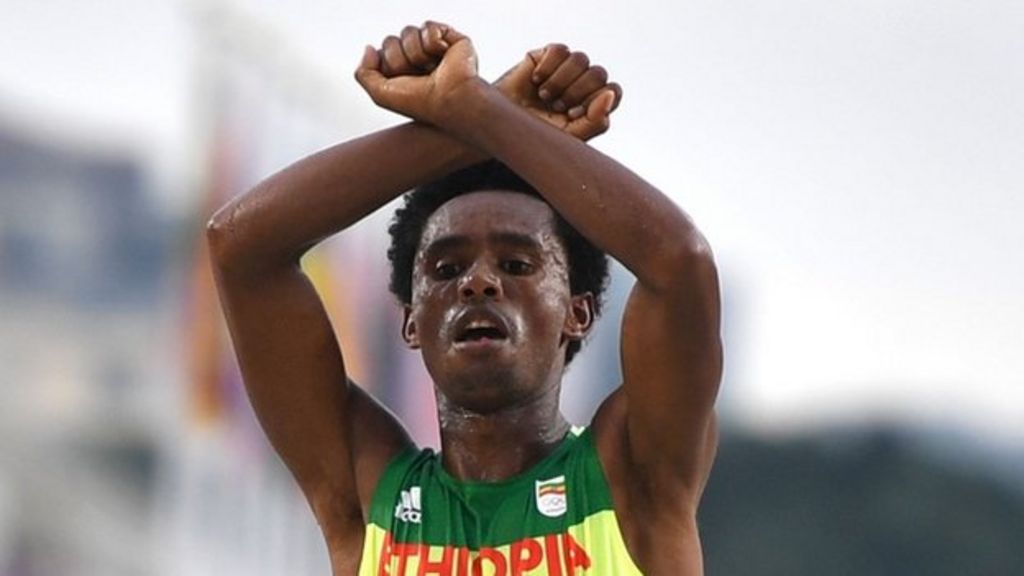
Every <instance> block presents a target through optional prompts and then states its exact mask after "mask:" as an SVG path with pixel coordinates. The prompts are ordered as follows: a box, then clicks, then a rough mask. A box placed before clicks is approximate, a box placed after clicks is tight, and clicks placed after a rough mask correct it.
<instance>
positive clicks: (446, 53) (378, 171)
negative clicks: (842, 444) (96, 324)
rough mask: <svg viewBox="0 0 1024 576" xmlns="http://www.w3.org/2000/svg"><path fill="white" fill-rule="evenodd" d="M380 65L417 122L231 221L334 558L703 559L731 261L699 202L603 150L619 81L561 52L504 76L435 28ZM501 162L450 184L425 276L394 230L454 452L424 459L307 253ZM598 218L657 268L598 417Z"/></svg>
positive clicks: (425, 221)
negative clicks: (581, 385) (710, 238)
mask: <svg viewBox="0 0 1024 576" xmlns="http://www.w3.org/2000/svg"><path fill="white" fill-rule="evenodd" d="M356 79H357V80H358V82H359V83H360V85H361V86H362V87H363V88H364V89H365V90H366V91H367V93H368V94H369V95H370V97H371V98H372V99H373V101H374V102H375V103H377V104H378V105H379V106H382V107H385V108H387V109H390V110H393V111H395V112H398V113H400V114H403V115H405V116H408V117H409V118H411V119H412V120H413V122H412V123H410V124H406V125H403V126H399V127H396V128H391V129H388V130H383V131H380V132H377V133H374V134H371V135H369V136H366V137H363V138H359V139H356V140H353V141H351V142H347V143H345V144H341V145H339V146H336V147H333V148H329V149H327V150H324V151H322V152H320V153H318V154H315V155H313V156H311V157H309V158H306V159H304V160H302V161H300V162H298V163H296V164H295V165H293V166H291V167H289V168H286V169H285V170H283V171H282V172H280V173H278V174H276V175H274V176H271V177H270V178H268V179H267V180H266V181H264V182H263V183H261V184H260V185H258V186H257V187H256V188H255V189H253V190H252V191H251V192H249V193H248V194H246V195H244V196H242V197H240V198H237V199H235V200H233V201H232V202H231V203H229V204H228V205H227V206H225V207H224V208H223V209H221V210H220V211H219V212H218V213H217V214H216V215H215V216H214V217H213V219H212V221H211V223H210V225H209V228H208V236H209V241H210V245H211V251H212V254H213V256H214V258H213V259H214V268H215V273H216V277H217V283H218V288H219V291H220V295H221V299H222V302H223V304H224V310H225V315H226V318H227V321H228V325H229V327H230V330H231V334H232V338H233V341H234V344H235V349H236V352H237V355H238V359H239V362H240V364H241V367H242V372H243V375H244V378H245V382H246V387H247V389H248V392H249V396H250V398H251V401H252V403H253V406H254V408H255V410H256V413H257V415H258V417H259V419H260V422H261V424H262V426H263V427H264V429H265V430H266V432H267V435H268V437H269V438H270V440H271V442H272V444H273V445H274V447H275V449H276V450H277V451H278V453H279V454H280V455H281V457H282V458H283V460H284V461H285V463H286V464H287V465H288V467H289V469H290V470H291V471H292V473H293V474H294V476H295V478H296V480H297V481H298V483H299V485H300V486H301V488H302V490H303V493H304V494H305V496H306V498H307V500H308V501H309V503H310V506H311V507H312V509H313V512H314V514H315V515H316V517H317V520H318V521H319V523H320V526H321V528H322V531H323V534H324V537H325V538H326V541H327V545H328V549H329V552H330V555H331V564H332V568H333V571H334V573H335V574H337V575H342V574H345V575H347V574H356V573H358V574H361V575H362V574H366V575H369V574H402V575H405V574H452V575H461V574H559V575H560V574H566V575H568V574H583V573H587V574H636V573H644V574H670V575H673V576H678V575H691V574H700V573H702V571H703V568H702V559H701V550H700V541H699V537H698V531H697V525H696V512H697V506H698V503H699V501H700V498H701V494H702V492H703V489H704V484H705V482H706V480H707V476H708V473H709V471H710V468H711V464H712V461H713V459H714V453H715V447H716V443H717V433H716V427H715V418H714V410H713V406H714V400H715V397H716V394H717V389H718V384H719V379H720V375H721V366H722V351H721V344H720V339H719V295H718V282H717V274H716V270H715V265H714V262H713V259H712V256H711V253H710V250H709V248H708V245H707V243H706V242H705V240H704V238H703V237H702V236H701V235H700V233H699V232H698V231H697V229H696V228H695V227H694V226H693V224H692V223H691V222H690V220H689V218H688V217H687V216H686V215H685V214H683V213H682V212H681V211H680V210H679V209H678V208H677V207H676V206H675V205H674V204H673V203H672V202H671V201H670V200H668V199H667V198H666V197H665V196H664V195H662V194H661V193H660V192H659V191H658V190H656V189H654V188H653V187H651V186H650V185H649V184H647V183H646V182H644V181H643V180H642V179H640V178H639V177H637V176H636V175H634V174H633V173H632V172H630V171H629V170H627V169H626V168H624V167H623V166H621V165H620V164H618V163H617V162H615V161H614V160H612V159H610V158H608V157H606V156H605V155H603V154H602V153H600V152H598V151H597V150H594V149H593V148H590V147H588V146H587V145H586V144H585V143H584V140H586V139H588V138H590V137H593V136H595V135H597V134H599V133H601V132H603V131H604V130H606V129H607V127H608V122H609V118H608V117H609V114H610V113H611V112H612V110H613V109H614V107H615V106H616V105H617V102H618V100H619V97H620V96H619V94H620V91H619V89H618V87H617V86H616V85H614V84H609V83H608V82H607V77H606V74H605V73H604V70H603V69H601V68H600V67H596V66H590V64H589V62H588V60H587V58H586V56H585V55H583V54H582V53H579V52H575V53H570V52H569V51H568V50H567V49H566V48H565V47H564V46H560V45H551V46H548V47H547V48H546V49H544V50H538V51H534V52H531V53H530V54H529V55H528V56H527V58H526V59H525V60H524V61H523V62H522V63H521V64H520V65H518V66H516V67H515V68H513V69H512V70H511V71H510V72H509V73H508V74H506V75H505V76H504V77H503V78H502V79H501V80H499V81H498V82H497V83H496V84H495V85H490V84H487V83H486V82H484V81H482V80H481V79H480V78H479V77H478V76H477V74H476V54H475V51H474V49H473V46H472V43H471V42H470V40H469V39H468V38H467V37H465V36H464V35H462V34H460V33H459V32H457V31H455V30H454V29H452V28H451V27H448V26H445V25H442V24H437V23H432V22H428V23H426V24H425V25H424V26H422V27H419V28H417V27H406V28H405V29H404V30H403V31H402V34H401V36H392V37H389V38H387V39H386V40H385V41H384V43H383V46H382V48H381V49H380V51H376V50H374V49H372V48H370V47H368V48H367V50H366V52H365V54H364V56H363V59H362V62H361V63H360V66H359V69H358V70H357V72H356ZM488 158H492V159H496V160H497V161H500V162H501V163H502V164H503V165H504V166H507V167H508V169H510V170H511V172H513V173H514V175H512V176H510V175H509V174H508V173H504V174H502V170H503V168H502V167H501V166H500V165H496V164H488V165H485V166H483V167H477V168H471V169H470V171H469V172H468V173H467V172H463V173H459V174H456V175H454V176H449V177H448V178H447V179H444V180H442V181H441V184H439V185H434V186H433V188H435V192H433V193H432V192H427V193H425V195H423V196H422V197H424V198H429V197H435V198H436V195H437V194H438V193H437V192H436V189H440V190H442V192H440V194H441V195H444V194H447V195H448V196H449V197H451V199H448V200H446V199H445V198H442V199H441V201H440V204H439V205H437V206H429V207H428V208H427V209H426V210H425V213H424V216H423V218H422V219H421V222H420V225H418V226H419V229H418V231H417V232H416V233H417V234H419V236H420V237H419V239H418V241H412V242H413V243H414V244H415V246H414V249H413V250H412V252H411V253H412V256H411V257H406V260H407V261H409V260H411V264H409V265H408V266H407V267H406V266H404V265H402V263H401V259H402V258H401V256H400V255H399V254H398V252H401V249H400V244H401V242H402V241H403V239H404V241H406V242H409V241H410V240H409V239H408V237H407V234H405V233H404V232H403V230H405V229H406V228H403V227H402V226H401V225H399V223H398V221H396V225H395V226H394V227H393V228H394V229H395V230H394V231H395V233H396V238H395V243H394V244H393V248H392V254H391V255H392V260H393V264H395V266H396V276H397V277H398V281H397V282H396V279H395V278H394V277H393V279H392V285H393V288H395V287H396V286H395V285H396V284H399V285H400V284H401V282H402V278H401V277H402V276H403V274H402V273H401V272H400V270H402V269H405V270H409V269H410V268H411V271H409V272H408V279H407V288H406V289H402V288H401V287H400V286H399V287H397V288H398V289H397V290H396V291H397V292H399V297H400V298H401V299H402V300H403V304H404V309H405V321H404V325H403V327H402V335H403V337H404V338H405V340H406V342H407V343H408V344H409V345H410V346H411V347H412V348H415V349H419V350H420V352H421V354H422V356H423V360H424V363H425V364H426V367H427V369H428V371H429V373H430V375H431V377H432V379H433V380H434V384H435V395H436V398H437V405H438V421H439V425H440V428H441V445H442V449H441V452H440V454H439V455H435V454H433V453H432V452H430V451H423V452H417V451H416V450H415V449H414V448H413V446H412V443H411V441H410V439H409V437H408V435H407V434H406V433H405V432H404V430H403V428H402V426H401V424H400V423H399V422H398V421H397V420H396V419H395V417H394V416H393V415H391V414H390V413H389V412H388V411H387V410H386V409H384V408H383V407H382V406H380V404H378V403H377V402H376V401H375V400H374V399H373V398H371V397H370V396H369V395H367V394H366V393H365V392H363V391H362V390H361V389H360V388H359V387H358V386H357V385H356V384H355V383H353V382H351V381H350V380H349V379H348V378H347V377H346V374H345V367H344V363H343V360H342V355H341V352H340V350H339V348H338V343H337V341H336V340H335V338H334V336H333V333H332V329H331V326H330V324H329V321H328V318H327V316H326V314H325V313H324V310H323V307H322V305H321V303H320V301H319V299H318V298H317V295H316V293H315V291H314V289H313V288H312V286H311V284H310V282H309V281H308V279H307V278H306V277H305V276H304V275H303V273H302V271H301V269H300V268H299V264H298V262H299V258H300V256H301V255H302V254H303V253H304V252H305V251H306V250H307V249H309V248H310V247H311V246H313V245H314V244H316V243H317V242H319V241H320V240H322V239H324V238H326V237H328V236H330V235H331V234H334V233H335V232H337V231H339V230H341V229H344V228H345V227H347V226H350V225H351V224H353V223H355V222H357V221H358V220H360V219H361V218H363V217H364V216H366V215H367V214H369V213H371V212H372V211H374V210H376V209H377V208H379V207H380V206H382V205H384V204H385V203H387V202H389V201H390V200H392V199H393V198H395V197H397V196H398V195H400V194H401V193H402V192H403V191H405V190H408V189H411V188H413V187H416V186H419V185H421V184H423V183H426V182H431V181H433V180H436V179H438V178H440V177H442V176H445V175H448V174H450V173H452V172H453V171H456V170H458V169H461V168H465V167H467V166H470V165H472V164H474V163H476V162H479V161H481V160H485V159H488ZM487 173H491V175H490V176H488V175H487ZM494 174H497V176H496V177H495V176H494ZM518 177H521V180H520V179H518ZM459 182H461V184H460V183H459ZM481 182H482V183H483V184H481ZM494 182H498V183H499V184H493V183H494ZM481 185H482V186H483V188H480V186H481ZM460 186H461V187H462V189H459V187H460ZM428 188H429V187H428ZM524 192H525V193H524ZM531 193H533V194H537V195H538V196H531V195H530V194H531ZM417 194H419V193H417ZM432 195H433V196H432ZM445 200H446V201H445ZM437 202H438V201H437V200H436V199H435V201H434V203H435V204H436V203H437ZM428 204H429V202H428ZM413 208H414V207H413V206H412V204H410V203H409V202H407V205H406V208H405V210H406V211H407V212H408V211H409V210H413ZM404 218H405V219H406V220H408V219H409V215H408V213H407V214H406V215H405V216H404ZM402 219H403V216H402V215H400V216H399V218H398V220H402ZM416 227H417V226H413V227H412V228H416ZM567 227H571V228H570V231H568V232H567V231H566V228H567ZM577 232H578V234H580V235H582V237H583V238H584V239H585V241H586V242H589V243H592V244H593V245H594V246H596V247H597V248H599V249H601V250H603V251H606V252H607V253H608V254H610V255H611V256H613V257H614V258H616V259H618V260H619V261H620V262H621V263H622V264H624V265H625V266H626V267H627V268H628V269H629V270H630V271H631V272H632V273H633V274H634V275H635V276H636V279H637V282H636V285H635V286H634V287H633V290H632V293H631V295H630V297H629V301H628V304H627V307H626V311H625V315H624V319H623V324H622V338H621V340H622V346H621V356H622V358H621V359H622V370H623V382H622V386H621V387H620V388H619V389H618V390H617V391H615V392H614V393H612V394H611V395H610V396H609V397H608V398H607V399H606V400H605V401H604V403H603V404H602V405H601V407H600V409H599V410H598V412H597V414H596V415H595V416H594V419H593V421H592V422H591V424H590V426H589V427H588V428H587V429H586V431H583V432H579V431H570V426H569V425H568V423H566V421H565V419H564V418H563V417H562V415H561V413H560V412H559V410H558V395H559V390H560V384H561V376H562V372H563V370H564V368H565V364H566V362H567V361H568V360H569V359H571V355H572V354H573V353H574V352H575V350H576V349H578V347H579V343H580V342H581V341H582V339H583V338H584V337H585V336H586V334H587V332H588V331H589V329H590V327H591V325H592V322H593V320H594V317H595V314H596V309H595V306H596V303H597V302H598V300H599V299H598V296H599V295H598V294H594V293H593V292H592V291H580V290H579V282H574V279H573V274H574V271H576V270H578V267H579V264H580V263H579V262H578V261H572V260H573V251H572V250H570V247H569V244H570V243H571V242H574V241H571V235H572V234H574V233H577ZM407 252H408V251H407ZM574 266H575V268H574ZM574 284H575V285H574ZM599 284H600V281H599V282H598V285H599ZM591 285H593V284H591ZM574 288H576V290H574Z"/></svg>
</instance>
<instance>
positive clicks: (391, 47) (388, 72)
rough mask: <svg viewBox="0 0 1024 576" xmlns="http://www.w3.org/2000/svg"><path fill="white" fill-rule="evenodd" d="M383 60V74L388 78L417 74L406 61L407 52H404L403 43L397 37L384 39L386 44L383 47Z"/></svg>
mask: <svg viewBox="0 0 1024 576" xmlns="http://www.w3.org/2000/svg"><path fill="white" fill-rule="evenodd" d="M381 60H382V61H383V65H382V66H381V72H383V73H384V75H385V76H387V77H388V78H391V77H394V76H402V75H405V74H415V73H416V72H417V70H416V68H415V67H414V66H413V65H412V64H410V63H409V60H408V59H406V57H405V52H403V51H402V41H401V40H399V39H398V37H397V36H388V37H387V38H385V39H384V44H383V45H382V46H381Z"/></svg>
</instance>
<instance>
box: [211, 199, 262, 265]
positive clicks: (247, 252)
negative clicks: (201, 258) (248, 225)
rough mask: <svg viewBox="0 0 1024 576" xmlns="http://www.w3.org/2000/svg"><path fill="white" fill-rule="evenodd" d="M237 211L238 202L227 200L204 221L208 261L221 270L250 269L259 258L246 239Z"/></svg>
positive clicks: (243, 226)
mask: <svg viewBox="0 0 1024 576" xmlns="http://www.w3.org/2000/svg"><path fill="white" fill-rule="evenodd" d="M238 212H239V207H238V203H237V202H235V201H232V202H229V203H228V204H226V205H225V206H223V207H222V208H221V209H220V210H218V211H217V212H215V213H214V214H213V216H211V217H210V219H209V221H207V223H206V246H207V248H208V249H209V253H210V263H211V264H212V265H213V267H214V268H216V269H217V270H220V271H221V272H230V271H236V272H242V271H245V270H251V269H252V268H253V267H254V266H255V263H256V262H257V261H258V260H259V258H257V257H256V256H255V253H254V252H255V250H254V248H253V247H252V246H250V245H249V244H251V242H250V241H249V240H247V239H246V234H245V233H244V231H245V225H244V224H243V223H241V222H239V218H238Z"/></svg>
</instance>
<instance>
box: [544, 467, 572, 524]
mask: <svg viewBox="0 0 1024 576" xmlns="http://www.w3.org/2000/svg"><path fill="white" fill-rule="evenodd" d="M566 508H568V504H567V501H566V497H565V476H555V477H554V478H551V479H550V480H537V510H539V511H540V513H541V514H543V515H545V516H547V517H549V518H557V517H559V516H561V515H562V514H565V510H566Z"/></svg>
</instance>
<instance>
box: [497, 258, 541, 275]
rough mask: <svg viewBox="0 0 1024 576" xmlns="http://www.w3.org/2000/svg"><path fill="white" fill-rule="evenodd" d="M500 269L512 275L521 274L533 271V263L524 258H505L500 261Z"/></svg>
mask: <svg viewBox="0 0 1024 576" xmlns="http://www.w3.org/2000/svg"><path fill="white" fill-rule="evenodd" d="M501 269H502V270H504V271H505V272H507V273H508V274H512V275H513V276H522V275H525V274H529V273H530V272H533V264H530V263H529V262H527V261H525V260H505V261H503V262H502V263H501Z"/></svg>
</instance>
